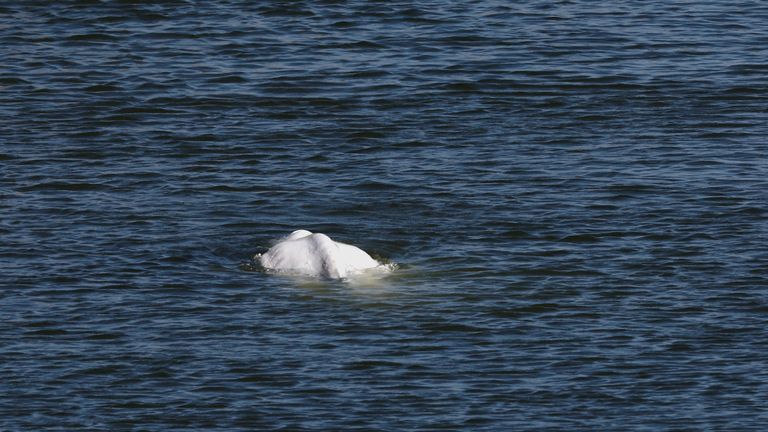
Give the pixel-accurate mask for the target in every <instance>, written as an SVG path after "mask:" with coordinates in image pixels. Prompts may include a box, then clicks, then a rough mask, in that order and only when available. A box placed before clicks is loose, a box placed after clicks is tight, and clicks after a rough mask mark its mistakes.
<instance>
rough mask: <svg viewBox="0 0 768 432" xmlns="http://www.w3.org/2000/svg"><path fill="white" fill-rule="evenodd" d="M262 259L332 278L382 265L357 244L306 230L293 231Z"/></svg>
mask: <svg viewBox="0 0 768 432" xmlns="http://www.w3.org/2000/svg"><path fill="white" fill-rule="evenodd" d="M259 260H260V262H261V265H262V267H264V268H265V269H267V270H275V271H280V272H286V273H291V274H300V275H305V276H320V277H325V278H331V279H342V278H346V277H347V276H349V275H350V274H353V273H355V272H359V271H361V270H365V269H370V268H375V267H378V266H379V265H380V264H379V262H377V261H376V260H374V259H373V258H371V256H370V255H368V254H367V253H365V251H363V250H362V249H360V248H358V247H355V246H352V245H348V244H345V243H339V242H336V241H333V240H331V238H330V237H328V236H327V235H325V234H320V233H316V234H313V233H311V232H309V231H307V230H297V231H294V232H292V233H291V234H290V235H289V236H288V237H285V238H284V239H282V240H281V241H280V242H278V243H277V244H276V245H274V246H272V248H270V249H269V250H268V251H267V252H266V253H264V254H263V255H261V257H260V258H259Z"/></svg>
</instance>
